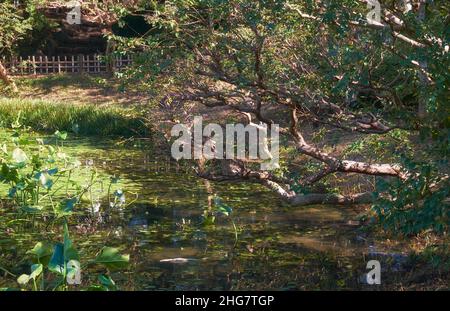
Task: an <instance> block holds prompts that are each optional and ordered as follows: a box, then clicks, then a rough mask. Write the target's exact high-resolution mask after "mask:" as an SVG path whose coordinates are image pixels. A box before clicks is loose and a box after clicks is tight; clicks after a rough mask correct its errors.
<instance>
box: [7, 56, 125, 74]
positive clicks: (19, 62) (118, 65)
mask: <svg viewBox="0 0 450 311" xmlns="http://www.w3.org/2000/svg"><path fill="white" fill-rule="evenodd" d="M107 59H109V61H107ZM2 63H3V65H4V66H5V68H6V69H7V70H8V73H9V74H10V75H30V74H31V75H45V74H54V73H82V72H84V73H102V72H114V71H117V70H120V69H122V68H124V67H127V66H129V65H131V64H132V63H133V57H132V56H131V55H125V56H110V57H109V58H106V57H105V55H100V54H94V55H65V56H28V57H11V58H6V57H2Z"/></svg>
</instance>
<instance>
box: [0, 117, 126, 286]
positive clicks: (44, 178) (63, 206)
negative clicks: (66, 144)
mask: <svg viewBox="0 0 450 311" xmlns="http://www.w3.org/2000/svg"><path fill="white" fill-rule="evenodd" d="M14 127H15V128H16V131H15V132H14V133H13V135H12V142H13V144H14V149H13V150H12V151H9V150H8V148H7V146H6V144H4V145H3V146H2V154H1V156H0V165H1V171H0V182H1V183H4V184H8V185H9V187H10V188H9V191H8V198H9V200H10V201H11V202H13V205H14V207H15V208H16V212H17V213H18V214H19V215H22V217H27V216H29V215H31V216H33V221H34V219H35V218H34V215H36V214H44V213H46V214H47V215H49V216H50V217H51V218H50V220H51V222H52V224H57V223H60V224H61V227H62V233H63V239H62V242H55V243H52V242H49V241H40V242H37V243H36V244H35V246H34V247H33V248H32V249H31V250H29V251H27V255H28V256H30V258H31V260H32V262H34V263H33V264H32V265H31V273H30V274H23V275H21V276H19V277H18V279H17V282H18V283H19V284H20V285H22V286H24V287H26V286H28V283H29V282H30V281H33V289H34V290H39V289H40V290H44V289H47V285H46V278H45V275H46V274H44V273H45V271H47V270H48V272H50V273H53V274H56V275H57V277H58V278H59V281H58V283H57V285H56V286H55V287H54V289H67V288H68V287H67V286H68V284H70V283H68V281H67V280H68V279H74V278H75V276H76V275H78V274H79V273H81V271H80V268H81V266H80V264H79V260H80V255H79V253H78V251H77V249H76V248H75V246H74V243H73V241H72V240H71V238H70V236H69V226H68V220H69V219H70V217H71V216H72V215H73V212H74V209H75V207H76V206H78V205H81V204H82V202H83V196H84V195H85V194H86V193H89V192H90V191H91V189H92V187H93V185H95V184H96V183H97V180H96V176H97V173H96V172H95V171H93V173H92V174H91V176H90V178H89V180H88V183H87V184H84V185H75V187H74V183H75V182H74V180H72V179H71V176H72V175H73V174H75V172H76V171H77V170H80V164H79V162H78V161H77V160H76V159H70V158H69V157H68V156H67V155H66V154H65V153H64V152H63V149H62V147H61V146H57V148H55V147H53V146H52V145H46V144H45V143H44V141H43V140H42V139H38V140H37V148H36V146H35V147H34V148H30V149H28V150H27V149H25V146H27V145H29V144H30V143H31V142H30V141H28V140H27V139H24V138H22V137H21V135H20V134H21V131H22V130H21V124H20V123H19V122H18V120H16V122H15V125H14ZM53 137H54V139H55V140H56V141H57V142H59V143H60V144H61V145H62V142H63V141H64V140H66V138H67V133H66V132H60V131H56V132H55V134H54V136H53ZM110 188H111V187H110ZM64 190H65V192H64V195H63V194H62V193H61V191H64ZM91 198H92V195H91ZM58 201H59V202H60V203H59V204H57V203H56V202H58ZM90 205H91V206H92V205H93V202H90ZM112 206H115V205H112ZM40 219H41V218H40ZM128 262H129V255H121V254H119V252H118V250H117V249H115V248H111V247H104V248H103V249H102V250H101V253H100V255H99V256H98V257H97V258H95V259H93V260H90V261H87V264H98V265H101V266H104V267H106V268H108V269H122V268H125V267H126V266H127V264H128ZM83 273H84V272H83ZM101 280H102V281H103V283H105V282H106V281H105V280H108V277H107V276H103V277H102V278H101ZM109 280H110V284H109V286H108V289H112V288H115V287H114V286H112V285H111V284H113V281H112V280H111V279H109ZM38 281H39V282H38ZM66 283H67V284H66ZM38 284H39V285H38ZM103 286H106V285H103Z"/></svg>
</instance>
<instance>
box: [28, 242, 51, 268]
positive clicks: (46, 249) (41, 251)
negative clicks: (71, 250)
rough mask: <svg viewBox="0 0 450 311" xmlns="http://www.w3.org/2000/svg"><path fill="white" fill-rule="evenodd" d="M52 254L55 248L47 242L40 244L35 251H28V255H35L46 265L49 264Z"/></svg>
mask: <svg viewBox="0 0 450 311" xmlns="http://www.w3.org/2000/svg"><path fill="white" fill-rule="evenodd" d="M52 253H53V246H52V245H51V244H50V243H47V242H38V243H36V245H35V246H34V247H33V249H31V250H29V251H27V254H31V255H34V256H35V257H36V259H37V260H38V261H39V262H40V263H42V264H44V265H47V264H48V262H49V260H50V257H51V256H52Z"/></svg>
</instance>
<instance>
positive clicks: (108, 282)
mask: <svg viewBox="0 0 450 311" xmlns="http://www.w3.org/2000/svg"><path fill="white" fill-rule="evenodd" d="M98 280H99V282H100V283H101V284H102V285H103V286H104V287H106V288H107V289H108V290H116V289H117V287H116V283H114V281H113V279H111V278H110V277H109V276H107V275H104V274H100V275H99V276H98Z"/></svg>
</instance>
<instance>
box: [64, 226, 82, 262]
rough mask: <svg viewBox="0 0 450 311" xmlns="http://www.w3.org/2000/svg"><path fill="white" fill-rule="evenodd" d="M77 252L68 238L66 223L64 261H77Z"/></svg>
mask: <svg viewBox="0 0 450 311" xmlns="http://www.w3.org/2000/svg"><path fill="white" fill-rule="evenodd" d="M78 259H79V256H78V252H77V250H76V249H75V248H74V247H73V244H72V240H70V238H69V229H68V227H67V223H65V224H64V260H65V262H68V261H70V260H78Z"/></svg>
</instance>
